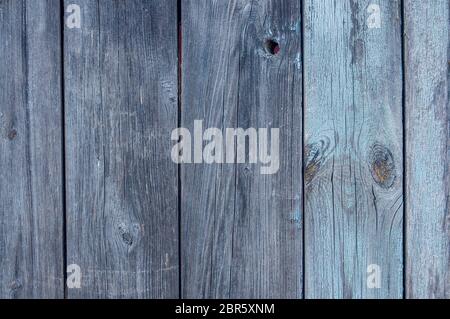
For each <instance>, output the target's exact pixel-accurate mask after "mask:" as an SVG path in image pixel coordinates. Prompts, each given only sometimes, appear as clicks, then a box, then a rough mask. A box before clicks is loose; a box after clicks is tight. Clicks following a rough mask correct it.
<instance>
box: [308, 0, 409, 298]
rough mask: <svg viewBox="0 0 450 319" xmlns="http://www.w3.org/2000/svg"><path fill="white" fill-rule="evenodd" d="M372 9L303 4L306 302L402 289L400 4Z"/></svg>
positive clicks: (349, 1)
mask: <svg viewBox="0 0 450 319" xmlns="http://www.w3.org/2000/svg"><path fill="white" fill-rule="evenodd" d="M371 3H372V1H366V0H364V1H354V0H345V1H341V0H336V1H333V0H326V1H323V0H305V1H304V5H305V6H304V43H303V45H304V52H305V53H304V54H305V57H304V58H305V62H304V68H305V73H304V74H305V75H304V81H305V83H304V87H305V119H304V121H305V243H304V245H305V294H306V297H307V298H401V297H402V293H403V276H402V275H403V274H402V267H403V261H402V255H403V241H402V240H403V239H402V237H403V199H402V198H403V183H402V179H403V151H402V148H403V137H402V131H403V127H402V58H401V55H402V44H401V6H400V1H392V0H381V1H377V4H379V6H380V9H381V27H380V28H369V27H368V24H367V23H366V21H367V19H368V18H369V16H370V13H368V6H369V4H371ZM370 265H378V266H379V267H380V270H381V286H380V288H379V289H369V287H368V285H367V279H368V275H369V274H368V273H367V270H368V267H369V266H370Z"/></svg>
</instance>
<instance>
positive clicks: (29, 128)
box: [0, 0, 64, 298]
mask: <svg viewBox="0 0 450 319" xmlns="http://www.w3.org/2000/svg"><path fill="white" fill-rule="evenodd" d="M59 4H60V3H59V1H58V0H41V1H25V0H23V1H19V0H2V1H0V43H1V44H0V46H1V49H0V298H61V297H63V296H64V284H63V282H64V272H63V267H64V261H63V255H64V253H63V216H64V212H63V188H62V185H63V181H62V117H61V110H62V108H61V105H62V104H61V46H60V38H61V36H60V14H59V13H60V11H59Z"/></svg>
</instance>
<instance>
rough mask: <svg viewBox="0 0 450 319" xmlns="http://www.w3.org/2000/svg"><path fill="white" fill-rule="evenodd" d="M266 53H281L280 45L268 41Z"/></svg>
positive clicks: (270, 40)
mask: <svg viewBox="0 0 450 319" xmlns="http://www.w3.org/2000/svg"><path fill="white" fill-rule="evenodd" d="M266 51H267V52H268V53H270V54H272V55H277V54H278V53H280V45H279V44H278V42H277V41H275V40H273V39H268V40H266Z"/></svg>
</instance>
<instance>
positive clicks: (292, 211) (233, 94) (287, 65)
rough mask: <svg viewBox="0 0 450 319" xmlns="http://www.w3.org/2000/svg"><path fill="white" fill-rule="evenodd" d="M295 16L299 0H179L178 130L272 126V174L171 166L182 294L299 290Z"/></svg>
mask: <svg viewBox="0 0 450 319" xmlns="http://www.w3.org/2000/svg"><path fill="white" fill-rule="evenodd" d="M300 18H301V1H300V0H299V1H287V0H282V1H280V0H277V1H275V0H264V1H250V0H231V1H209V0H201V1H198V0H195V1H194V0H192V1H191V0H189V1H182V35H183V36H182V39H183V45H182V49H183V51H182V56H183V61H182V125H183V127H185V128H188V129H189V130H190V132H191V133H192V132H194V131H193V127H194V121H196V120H202V121H203V128H204V129H205V130H206V129H208V128H218V129H219V130H221V132H222V134H224V136H225V132H226V128H242V129H248V128H255V129H258V128H280V152H279V157H280V168H279V171H278V172H277V173H276V174H272V175H261V171H260V169H261V166H265V165H260V164H249V159H248V158H247V161H246V164H238V165H233V164H205V163H203V164H185V165H184V166H182V167H181V172H182V173H181V187H182V191H181V203H182V204H181V220H182V222H181V245H182V248H181V256H182V259H181V261H182V272H181V277H182V297H184V298H269V297H270V298H280V297H284V298H299V297H301V296H302V277H303V275H302V223H303V220H302V218H303V212H302V108H301V107H302V106H301V105H302V67H301V65H302V61H301V58H302V57H301V20H300ZM268 40H272V42H267V41H268ZM275 43H278V45H279V46H278V47H277V46H276V45H275ZM278 49H279V51H278ZM193 143H194V142H193ZM205 144H206V143H203V145H205ZM247 147H248V145H247ZM247 150H248V148H247Z"/></svg>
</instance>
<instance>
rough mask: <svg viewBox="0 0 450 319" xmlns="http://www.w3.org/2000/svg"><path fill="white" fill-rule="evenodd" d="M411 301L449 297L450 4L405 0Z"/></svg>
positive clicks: (441, 0) (408, 290)
mask: <svg viewBox="0 0 450 319" xmlns="http://www.w3.org/2000/svg"><path fill="white" fill-rule="evenodd" d="M404 17H405V75H406V83H405V98H406V100H405V125H406V154H407V157H406V173H407V175H406V296H407V297H408V298H450V263H449V261H450V224H449V223H450V210H449V207H450V199H449V196H450V195H449V194H450V176H449V168H450V166H449V165H450V154H449V152H450V148H449V141H450V131H449V122H448V121H449V119H450V117H449V116H450V112H449V103H448V89H449V88H448V84H449V82H448V70H449V69H448V61H449V54H448V50H449V31H448V30H449V3H448V1H447V0H428V1H419V0H415V1H413V0H405V4H404Z"/></svg>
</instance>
